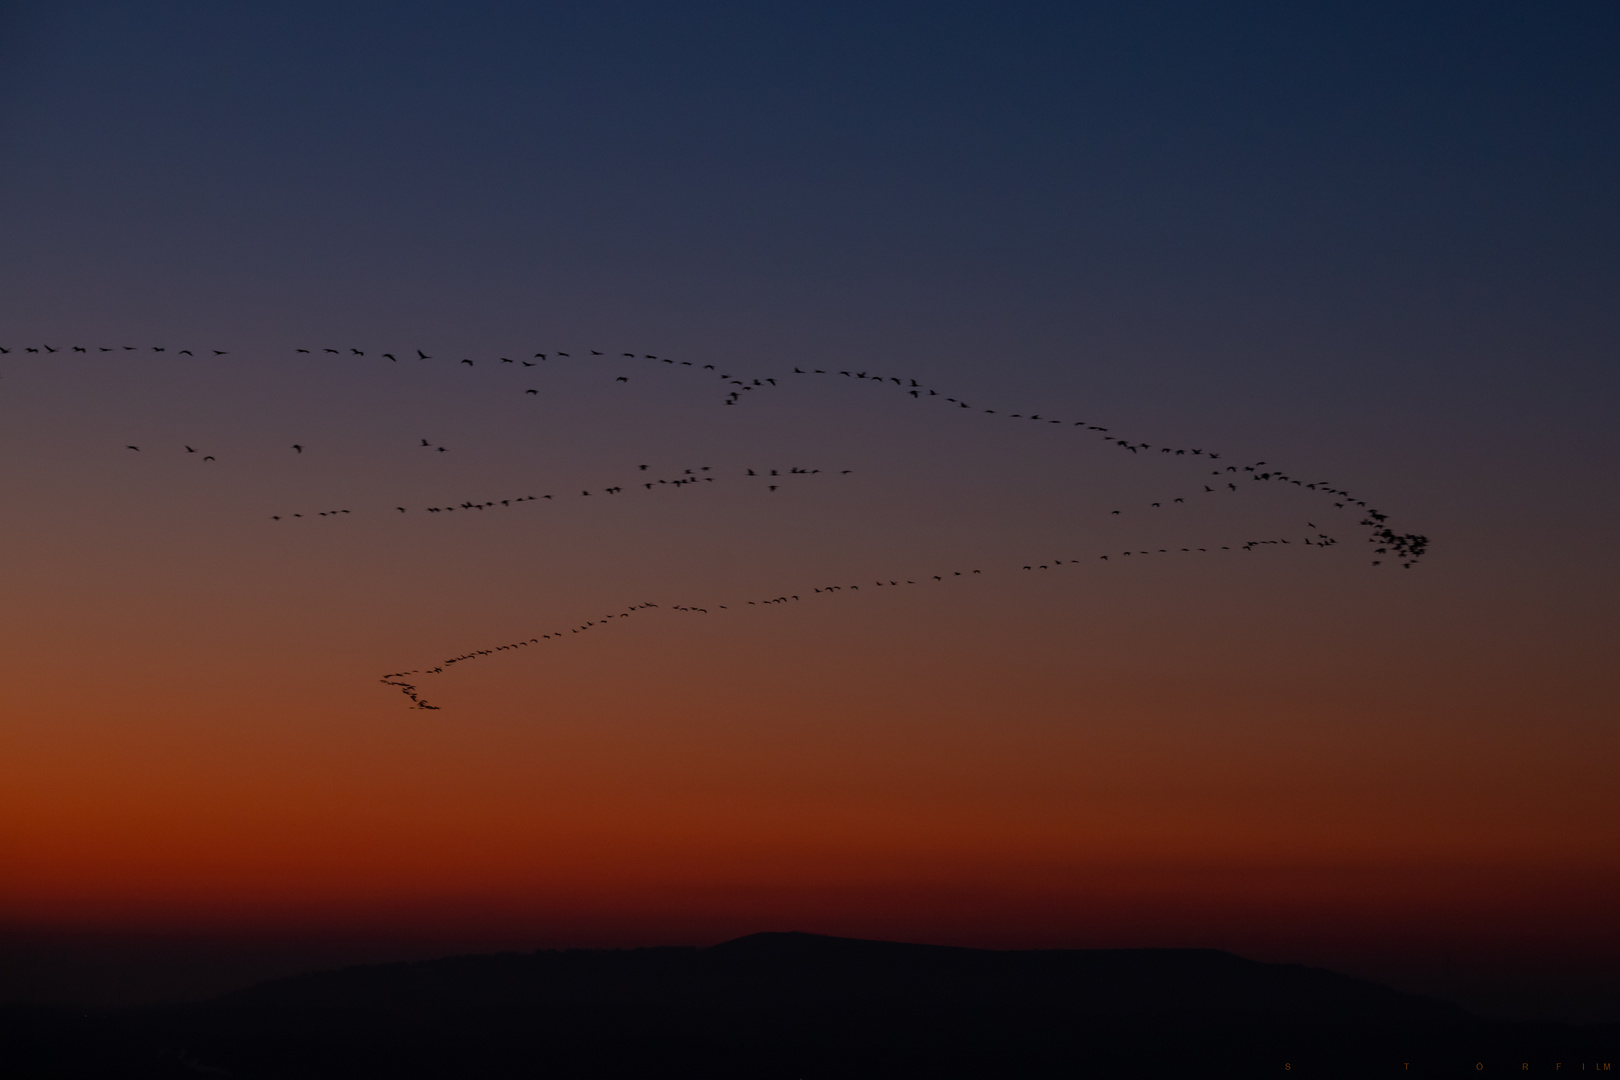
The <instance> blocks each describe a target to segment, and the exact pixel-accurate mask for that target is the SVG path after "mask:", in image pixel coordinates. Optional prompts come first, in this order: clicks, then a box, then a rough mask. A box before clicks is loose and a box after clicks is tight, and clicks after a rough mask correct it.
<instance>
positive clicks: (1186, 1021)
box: [0, 933, 1620, 1080]
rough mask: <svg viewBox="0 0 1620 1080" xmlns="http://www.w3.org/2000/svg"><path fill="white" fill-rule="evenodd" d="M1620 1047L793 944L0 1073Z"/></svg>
mask: <svg viewBox="0 0 1620 1080" xmlns="http://www.w3.org/2000/svg"><path fill="white" fill-rule="evenodd" d="M1617 1051H1620V1025H1608V1026H1604V1027H1587V1028H1578V1027H1570V1026H1562V1025H1555V1024H1513V1023H1506V1022H1500V1021H1492V1020H1486V1019H1483V1018H1480V1017H1476V1016H1472V1015H1470V1014H1468V1013H1466V1012H1464V1011H1463V1010H1461V1009H1459V1008H1457V1007H1456V1006H1453V1005H1449V1004H1446V1003H1442V1002H1438V1001H1433V1000H1430V999H1426V998H1420V997H1413V996H1410V995H1405V994H1400V993H1396V992H1395V991H1393V990H1390V989H1388V988H1387V987H1383V986H1380V985H1378V984H1375V983H1370V982H1366V981H1364V980H1360V979H1355V978H1351V977H1349V976H1346V975H1340V974H1336V973H1334V972H1331V971H1324V970H1321V969H1317V968H1307V967H1302V966H1299V965H1284V964H1262V963H1257V962H1254V961H1251V960H1244V959H1242V958H1240V957H1237V956H1233V955H1231V954H1230V953H1225V952H1219V951H1216V950H1209V949H1093V950H1030V951H996V950H985V949H963V948H949V947H944V946H935V945H909V944H900V943H895V942H884V941H860V940H853V939H848V938H831V937H821V936H818V935H813V934H796V933H768V934H754V935H751V936H749V937H744V938H739V939H737V940H735V941H728V942H725V943H724V944H720V945H715V946H712V947H710V948H703V949H697V948H648V949H630V950H584V949H575V950H565V951H548V952H536V953H527V954H517V953H503V954H496V955H484V956H462V957H452V958H448V959H442V960H432V961H425V962H418V963H399V964H378V965H371V966H365V967H352V968H345V969H342V970H339V971H328V972H319V973H315V974H310V975H302V976H297V977H294V978H289V979H279V980H276V981H274V982H269V983H264V984H261V985H259V986H255V987H251V988H249V989H247V990H243V991H240V992H238V993H234V994H230V995H227V996H225V997H222V998H218V999H216V1000H213V1001H209V1002H205V1003H202V1004H199V1005H193V1006H186V1007H175V1008H165V1009H147V1010H137V1011H125V1012H106V1013H95V1014H86V1013H82V1012H74V1011H70V1010H60V1009H44V1008H33V1009H28V1008H18V1007H14V1008H11V1009H7V1010H0V1075H4V1076H6V1077H10V1076H19V1077H35V1076H37V1077H42V1078H43V1077H62V1078H68V1077H103V1076H106V1077H114V1076H116V1077H154V1078H155V1077H164V1078H168V1077H181V1076H186V1077H197V1076H205V1075H213V1076H237V1077H254V1078H258V1077H263V1078H281V1077H287V1078H292V1077H298V1078H326V1077H332V1078H337V1077H344V1078H351V1077H353V1078H370V1077H378V1078H381V1077H390V1078H394V1077H424V1078H425V1077H468V1078H499V1077H619V1076H635V1077H727V1078H729V1077H749V1078H761V1080H772V1078H783V1080H789V1078H803V1080H812V1078H816V1080H820V1078H831V1077H839V1078H849V1077H874V1078H875V1077H913V1076H915V1077H1008V1076H1020V1077H1021V1076H1029V1077H1178V1078H1179V1077H1195V1076H1196V1077H1212V1076H1218V1077H1228V1076H1229V1077H1251V1076H1290V1077H1294V1076H1297V1077H1345V1078H1351V1077H1354V1078H1361V1077H1374V1076H1390V1077H1395V1076H1402V1077H1419V1076H1463V1075H1467V1076H1474V1077H1478V1076H1482V1075H1486V1074H1487V1073H1488V1074H1490V1075H1501V1074H1503V1073H1506V1072H1510V1071H1511V1072H1513V1073H1514V1074H1515V1075H1517V1076H1522V1075H1525V1070H1523V1069H1522V1068H1521V1065H1522V1064H1529V1065H1530V1066H1531V1069H1530V1070H1529V1071H1531V1072H1533V1073H1545V1074H1551V1073H1552V1072H1554V1071H1555V1070H1554V1065H1555V1063H1556V1064H1558V1065H1560V1066H1561V1068H1559V1069H1558V1070H1557V1071H1558V1072H1559V1073H1560V1074H1562V1073H1565V1072H1571V1071H1573V1072H1580V1071H1582V1066H1583V1065H1584V1066H1585V1070H1586V1071H1587V1072H1591V1071H1593V1070H1594V1069H1598V1070H1601V1069H1602V1067H1603V1066H1604V1065H1605V1064H1610V1063H1612V1062H1614V1061H1615V1059H1616V1058H1620V1053H1617ZM1610 1067H1611V1069H1612V1064H1611V1066H1610Z"/></svg>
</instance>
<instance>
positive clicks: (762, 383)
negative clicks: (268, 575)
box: [0, 343, 1429, 709]
mask: <svg viewBox="0 0 1620 1080" xmlns="http://www.w3.org/2000/svg"><path fill="white" fill-rule="evenodd" d="M13 351H14V349H13V348H12V347H10V346H0V355H8V354H11V353H12V352H13ZM22 351H23V352H24V353H25V354H30V353H32V354H42V355H45V354H55V353H60V352H68V353H70V354H71V353H85V354H88V353H91V352H92V351H93V352H95V353H98V354H105V353H120V354H122V353H133V352H147V351H149V352H150V353H156V354H163V353H170V352H171V350H170V349H169V348H168V347H167V346H158V345H153V346H149V347H143V346H134V345H118V346H105V345H98V346H94V347H86V346H82V345H73V346H69V347H67V348H66V349H63V348H59V347H56V346H52V345H48V344H44V343H41V344H39V345H28V346H23V347H22ZM298 354H308V355H311V356H315V355H322V356H335V357H340V358H344V359H356V360H359V359H371V360H377V361H386V362H387V363H389V364H399V363H400V362H401V358H402V357H403V359H404V360H405V361H406V362H412V363H417V364H427V363H430V362H440V363H448V364H450V365H451V366H454V367H456V368H458V369H459V368H467V369H480V368H482V369H489V368H495V369H497V370H504V369H506V368H508V367H509V368H510V369H511V370H512V371H514V372H517V373H521V372H523V371H525V370H526V369H531V368H537V367H541V366H542V365H547V364H551V363H554V362H555V361H558V360H567V361H573V360H586V361H592V362H599V363H603V364H608V363H611V364H613V365H614V369H615V370H614V372H613V381H614V382H615V383H628V382H629V381H630V380H631V377H632V373H633V372H634V370H635V368H634V367H632V366H630V365H631V364H647V363H651V364H656V365H665V366H668V367H670V368H671V369H681V368H685V369H689V370H690V371H691V372H692V373H693V374H694V375H698V376H701V377H704V378H713V379H715V380H716V381H719V382H720V383H722V384H723V386H724V388H725V389H724V394H725V396H724V397H723V398H722V399H721V401H722V402H723V404H725V405H728V406H730V405H736V404H738V403H739V402H741V401H742V400H744V395H747V394H750V393H753V392H755V391H763V390H771V389H780V388H781V386H783V385H786V384H789V383H791V382H792V381H794V379H795V378H796V377H805V378H811V379H813V378H816V377H826V378H831V379H833V380H835V381H836V380H842V379H847V380H849V382H850V384H851V385H859V384H862V383H865V384H867V385H870V386H876V387H881V388H883V389H884V390H886V391H888V392H891V393H895V394H897V395H900V396H905V397H909V398H911V399H912V400H913V401H915V402H919V403H921V402H927V403H932V404H938V405H942V406H945V407H949V408H951V409H953V410H954V411H964V412H966V413H967V414H969V415H974V416H980V417H994V418H996V419H998V420H1000V419H1008V420H1017V421H1019V422H1020V423H1037V424H1041V425H1046V426H1055V427H1058V428H1060V429H1064V430H1069V431H1074V432H1076V433H1077V434H1078V433H1084V434H1086V435H1088V436H1094V437H1095V438H1096V439H1097V440H1099V441H1100V442H1102V443H1103V444H1104V445H1108V446H1112V447H1115V448H1116V449H1118V450H1119V451H1120V452H1122V453H1130V454H1133V455H1141V454H1159V455H1166V456H1170V457H1174V458H1185V459H1189V461H1191V460H1192V459H1199V460H1201V461H1203V462H1208V463H1210V464H1211V465H1213V464H1214V463H1215V462H1217V461H1220V460H1221V458H1222V455H1221V454H1220V453H1218V452H1216V451H1213V450H1209V449H1206V448H1204V447H1189V446H1167V445H1154V444H1151V443H1148V442H1145V441H1141V440H1138V439H1135V438H1131V437H1123V436H1122V435H1121V434H1120V433H1119V432H1116V431H1113V430H1112V429H1110V428H1109V427H1108V426H1106V425H1102V424H1096V423H1092V422H1090V421H1087V420H1082V419H1075V418H1072V417H1059V416H1053V415H1051V414H1050V413H1046V412H1034V411H1026V412H1012V411H1010V410H1006V409H992V408H981V407H978V406H975V405H973V404H970V403H969V402H967V401H965V400H963V399H961V398H960V397H957V396H955V395H953V394H949V393H946V392H944V391H941V390H938V389H936V388H934V387H931V386H928V385H926V384H924V383H922V382H920V381H919V380H917V379H914V378H911V377H909V376H898V375H887V374H880V373H876V372H873V371H869V370H859V369H857V368H850V369H839V368H830V369H828V368H815V367H812V368H809V369H805V368H800V367H794V368H793V369H792V375H783V377H782V381H781V382H780V383H779V381H778V379H777V377H776V376H774V375H768V376H755V375H741V374H736V373H734V372H732V371H726V370H722V368H721V367H720V366H719V365H716V364H712V363H698V362H695V361H691V360H676V359H674V358H672V357H666V356H659V355H656V354H653V353H633V352H618V353H613V352H610V351H609V350H605V349H587V350H584V351H583V352H579V351H577V350H569V351H564V350H558V349H550V350H545V351H537V352H534V353H533V354H532V355H529V356H516V357H508V356H495V357H493V358H491V357H476V358H475V357H472V356H437V355H435V354H432V353H429V352H427V351H426V350H423V349H420V348H417V349H413V350H398V351H380V350H375V349H373V350H367V349H361V348H358V347H354V346H350V347H347V348H346V349H343V348H334V347H331V346H325V347H321V348H319V349H316V348H313V347H309V348H305V347H297V348H295V349H294V350H293V355H298ZM172 355H174V356H186V357H193V358H197V357H204V358H213V359H218V358H221V357H227V356H230V355H232V354H231V352H230V351H229V350H226V349H217V348H207V349H193V348H176V349H173V350H172ZM627 361H628V362H630V363H626V362H627ZM726 366H727V367H730V365H726ZM521 392H522V393H523V394H524V395H528V396H538V395H539V394H540V392H541V391H540V390H539V389H538V388H537V387H533V386H529V387H523V388H522V389H521ZM181 445H182V449H180V450H176V451H173V452H174V453H177V454H182V455H186V456H190V455H196V457H197V460H198V461H199V462H200V463H202V462H206V463H214V462H217V460H218V459H217V456H216V455H214V454H204V453H202V452H201V451H200V450H199V449H198V448H196V447H193V446H190V445H185V444H181ZM420 448H421V449H426V450H429V451H431V452H434V453H447V452H448V448H447V447H445V446H443V445H438V444H436V443H435V442H434V441H432V440H429V439H425V438H424V439H422V440H421V443H420ZM125 449H127V450H129V451H134V452H137V453H142V452H144V451H143V449H142V447H141V446H139V445H136V444H125ZM289 449H290V451H291V452H292V453H293V454H296V455H302V454H303V453H304V451H305V446H304V444H302V443H293V444H290V447H289ZM640 470H641V471H642V472H646V471H647V470H648V466H645V465H643V466H641V467H640ZM821 471H822V470H819V469H803V468H798V467H794V468H790V469H788V470H786V471H785V473H784V472H782V471H780V470H758V471H756V470H755V469H752V468H750V469H747V470H746V471H745V474H744V475H745V477H759V478H776V477H779V476H783V475H786V476H801V475H803V476H809V475H817V474H819V473H820V472H821ZM849 471H850V470H842V474H848V472H849ZM714 478H715V477H714V474H713V470H712V469H711V468H710V467H707V466H704V467H700V468H697V469H686V470H684V471H683V472H682V473H681V474H680V475H678V476H674V477H665V478H660V479H657V480H653V479H651V478H648V477H640V478H637V479H636V480H635V482H634V483H632V484H631V485H630V488H631V489H632V490H633V489H634V488H635V486H637V485H639V486H640V487H641V488H642V489H643V490H646V491H652V490H656V489H657V488H658V487H676V488H678V487H685V486H688V485H694V484H701V483H710V482H713V480H714ZM1253 483H1264V484H1272V485H1285V486H1291V487H1294V488H1298V489H1300V491H1301V492H1310V493H1312V494H1313V495H1316V496H1319V497H1321V498H1323V499H1325V500H1326V501H1327V502H1329V503H1331V505H1332V507H1333V509H1335V510H1341V511H1349V512H1351V513H1357V514H1359V515H1360V516H1359V518H1358V520H1357V524H1358V525H1360V526H1361V527H1363V528H1365V529H1366V530H1367V534H1366V540H1367V542H1368V543H1369V544H1371V545H1372V551H1371V554H1372V555H1374V556H1377V557H1376V558H1374V559H1372V560H1371V561H1372V563H1373V565H1375V566H1377V565H1382V564H1383V563H1384V562H1386V561H1388V562H1398V563H1399V564H1400V565H1401V566H1402V567H1404V568H1407V569H1410V568H1411V567H1412V566H1414V565H1416V563H1417V562H1418V561H1419V560H1420V559H1421V558H1422V557H1423V556H1424V554H1425V553H1426V552H1427V550H1428V546H1429V539H1428V537H1426V536H1423V535H1421V534H1418V533H1398V532H1396V531H1395V530H1394V529H1393V528H1391V527H1390V526H1389V524H1388V515H1386V514H1384V513H1383V512H1381V511H1380V510H1378V509H1377V508H1375V507H1372V506H1369V505H1368V503H1367V501H1366V500H1365V499H1362V498H1359V497H1357V496H1356V495H1353V494H1352V493H1351V492H1350V491H1348V490H1346V489H1345V488H1343V487H1341V486H1339V485H1337V484H1335V483H1333V482H1331V481H1327V480H1312V479H1307V478H1304V477H1299V476H1293V475H1290V474H1288V473H1286V472H1284V471H1282V470H1280V469H1278V468H1276V467H1275V466H1269V465H1268V463H1267V462H1265V461H1258V462H1255V463H1253V464H1250V465H1241V466H1240V465H1214V467H1213V468H1211V469H1210V470H1209V473H1208V476H1207V478H1205V479H1203V480H1202V482H1201V483H1199V484H1198V485H1197V488H1196V489H1195V488H1189V489H1188V490H1186V491H1184V492H1182V493H1181V494H1178V495H1174V496H1170V497H1168V498H1161V499H1159V500H1157V501H1151V502H1145V503H1143V504H1136V505H1133V506H1130V507H1121V508H1118V509H1114V510H1112V511H1110V514H1111V515H1114V516H1122V515H1125V514H1126V513H1128V512H1134V511H1153V510H1160V509H1165V508H1168V507H1174V506H1177V505H1186V504H1187V503H1188V501H1189V500H1191V499H1197V498H1199V497H1208V496H1211V495H1227V496H1230V495H1232V494H1236V493H1238V492H1239V491H1240V490H1242V489H1243V488H1245V487H1248V486H1249V485H1250V484H1253ZM768 487H769V490H771V491H775V490H777V487H778V484H775V483H772V484H769V485H768ZM1198 489H1201V490H1198ZM624 491H626V487H625V485H623V484H616V485H610V486H607V487H599V488H595V489H581V491H580V494H579V495H578V496H569V497H570V498H583V497H590V496H592V495H593V494H597V493H600V494H603V495H609V496H612V495H618V494H621V493H623V492H624ZM553 498H554V497H553V495H550V494H547V495H523V496H515V497H514V496H509V497H507V498H504V499H498V500H480V501H472V500H461V501H450V502H446V503H445V504H444V505H440V506H430V507H424V508H422V509H421V511H420V512H422V513H427V514H446V513H454V512H456V511H457V510H460V511H463V512H466V511H471V510H480V511H482V510H489V509H494V508H496V507H503V508H509V507H512V506H516V505H521V504H523V503H527V502H540V501H546V500H553ZM393 510H394V511H395V512H397V513H399V514H408V513H410V512H411V511H410V509H409V508H407V507H404V506H395V507H394V508H393ZM353 512H354V511H353V510H351V509H335V510H323V511H312V512H310V513H308V514H306V513H303V512H298V513H292V514H273V515H270V516H271V518H272V519H273V520H276V521H281V520H287V519H298V518H304V517H319V518H336V517H341V516H343V515H350V514H352V513H353ZM1310 527H1311V528H1315V526H1314V525H1312V526H1310ZM1288 543H1290V541H1289V540H1287V539H1282V538H1276V539H1267V540H1251V541H1246V542H1244V543H1242V544H1238V545H1227V546H1223V547H1219V548H1212V547H1201V548H1200V547H1188V548H1179V549H1172V548H1159V549H1145V550H1143V549H1138V550H1126V551H1120V552H1109V553H1106V554H1101V555H1097V556H1095V558H1097V559H1100V560H1103V561H1107V560H1108V559H1109V558H1110V556H1113V557H1115V558H1123V557H1126V556H1140V555H1152V554H1171V553H1188V554H1194V553H1208V552H1211V551H1216V550H1219V551H1231V550H1242V551H1253V550H1255V549H1256V548H1258V547H1261V546H1265V545H1280V544H1288ZM1299 543H1300V544H1302V545H1305V546H1316V547H1327V546H1330V545H1333V544H1336V543H1337V541H1336V540H1335V539H1333V538H1332V537H1330V536H1328V535H1327V534H1326V533H1323V532H1317V533H1316V534H1315V535H1314V536H1307V537H1303V538H1301V539H1300V540H1299ZM1077 562H1078V560H1075V559H1068V560H1057V559H1054V560H1051V561H1049V562H1046V563H1030V564H1027V565H1024V567H1023V569H1024V570H1028V571H1031V572H1038V571H1042V570H1048V569H1054V568H1057V567H1061V566H1065V565H1074V564H1076V563H1077ZM963 573H964V572H961V571H952V572H951V573H950V575H949V576H947V575H945V574H939V575H929V576H925V577H924V578H922V579H920V580H922V581H924V582H926V581H928V580H930V579H931V580H933V581H945V580H949V579H950V578H952V577H960V576H963ZM978 573H979V571H977V570H974V571H971V572H969V576H971V575H974V574H978ZM918 580H919V579H912V578H904V579H902V578H895V579H888V580H887V582H886V583H885V580H884V579H877V580H875V581H874V583H873V584H872V585H871V586H869V588H885V587H897V586H900V585H915V584H917V582H918ZM859 588H860V585H858V584H849V585H842V584H834V585H825V586H818V587H814V588H812V590H811V592H810V594H809V595H816V594H823V595H830V594H832V593H837V592H842V591H844V590H849V591H855V590H858V589H859ZM798 599H799V595H798V594H787V595H783V596H778V597H773V598H768V599H763V600H750V601H746V602H745V603H744V604H743V605H739V606H759V605H768V604H783V603H792V602H795V601H797V600H798ZM656 607H657V605H654V604H640V605H636V606H633V607H630V608H627V609H625V610H624V611H622V612H616V613H613V614H612V615H610V616H604V617H603V619H602V620H600V621H598V620H588V621H586V622H585V623H583V624H581V625H580V626H578V627H574V628H571V629H570V630H568V631H567V632H568V633H572V634H577V633H583V632H586V631H588V630H591V629H594V628H596V627H598V626H602V625H607V624H608V623H609V621H611V620H616V619H620V618H628V617H630V616H631V615H633V614H635V613H637V612H641V611H645V610H650V609H653V608H656ZM667 610H670V611H675V612H681V613H687V614H707V613H708V612H709V611H710V610H715V611H723V610H729V607H728V605H710V606H709V607H699V606H695V605H671V606H670V607H669V608H668V609H667ZM561 634H562V632H557V633H556V634H555V635H553V634H542V635H540V636H539V637H536V638H532V639H529V640H527V641H520V642H515V643H511V644H508V645H501V646H496V647H494V648H492V649H484V650H476V651H474V652H471V653H467V654H463V655H461V656H457V657H453V658H451V659H450V660H447V661H445V663H444V664H442V665H440V666H438V667H436V668H433V669H428V671H427V672H425V673H426V674H437V673H440V672H442V671H444V670H445V668H446V667H447V666H448V665H451V664H455V663H461V662H465V661H466V660H470V659H475V658H478V657H482V656H488V655H493V654H495V653H498V652H502V651H507V650H512V649H519V648H524V647H527V646H530V645H537V644H539V643H540V642H541V641H544V640H549V639H551V638H552V637H553V636H558V637H560V636H561ZM423 673H424V672H420V671H412V672H397V673H394V674H393V675H391V676H389V677H387V678H385V680H384V681H385V682H389V683H390V685H395V686H398V687H400V688H401V689H402V691H403V692H405V693H406V694H407V696H409V697H410V698H411V700H412V701H413V703H415V705H416V706H417V707H418V708H424V709H431V708H436V706H433V705H430V704H428V703H427V702H426V701H425V700H423V699H422V698H421V697H420V694H419V693H418V691H417V689H416V687H415V686H414V685H412V684H410V683H407V682H400V681H398V680H399V679H402V678H403V677H405V676H407V675H413V674H423Z"/></svg>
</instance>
